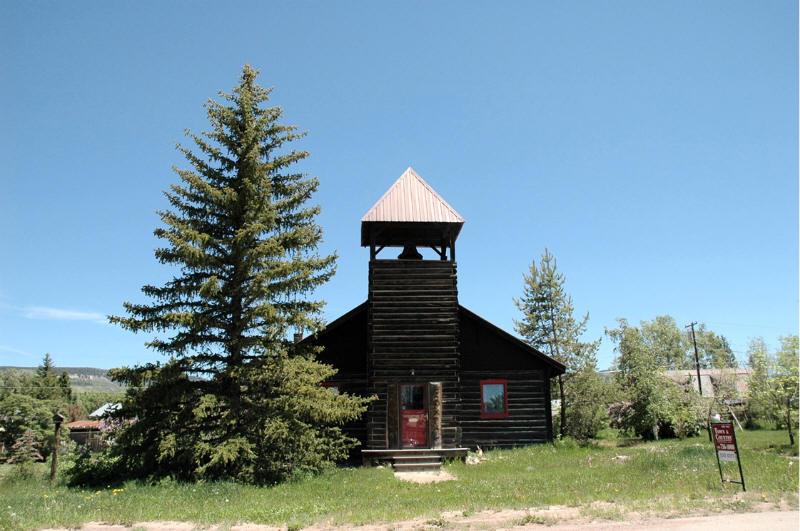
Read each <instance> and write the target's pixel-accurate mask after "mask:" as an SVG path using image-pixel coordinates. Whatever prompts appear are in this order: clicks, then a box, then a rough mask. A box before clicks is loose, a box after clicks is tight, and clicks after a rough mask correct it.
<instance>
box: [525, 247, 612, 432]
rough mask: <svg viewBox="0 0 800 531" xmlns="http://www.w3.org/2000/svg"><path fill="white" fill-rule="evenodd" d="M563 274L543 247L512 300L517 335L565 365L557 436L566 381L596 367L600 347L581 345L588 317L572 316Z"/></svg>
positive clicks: (560, 383) (564, 422) (564, 413)
mask: <svg viewBox="0 0 800 531" xmlns="http://www.w3.org/2000/svg"><path fill="white" fill-rule="evenodd" d="M564 281H565V279H564V275H563V273H559V271H558V264H557V263H556V259H555V257H554V256H553V254H552V253H551V252H550V251H549V250H548V249H547V248H545V250H544V254H542V258H541V260H540V262H539V263H538V264H537V263H536V260H534V261H533V263H532V264H531V266H530V268H529V270H528V274H527V275H526V274H523V282H524V286H523V295H522V297H520V298H519V299H514V304H515V305H516V306H517V308H519V310H520V311H521V312H522V319H521V320H519V321H517V320H516V319H515V320H514V326H515V328H516V330H517V332H518V333H519V334H520V335H521V336H522V337H523V338H525V341H527V342H528V343H529V344H530V345H531V346H533V347H535V348H537V349H539V350H541V351H543V352H546V353H547V354H548V355H549V356H550V357H551V358H553V359H555V360H557V361H559V362H561V363H563V364H564V365H566V367H567V370H566V372H565V374H564V375H561V376H559V377H558V392H559V398H560V399H561V424H560V426H559V434H560V435H561V436H562V437H563V436H564V435H565V434H566V431H567V399H566V398H567V397H566V392H565V385H566V382H567V381H568V380H569V379H570V378H571V377H572V376H573V375H574V374H576V373H577V372H579V371H582V370H584V369H590V370H594V369H596V366H597V358H596V352H597V347H598V345H599V344H600V340H599V339H598V340H597V341H595V342H590V343H586V342H582V341H581V340H580V337H581V336H582V335H583V333H584V332H585V331H586V323H587V322H588V320H589V314H588V312H587V314H586V315H585V316H583V318H582V319H580V320H576V319H575V317H574V316H573V313H574V308H573V305H572V297H571V296H569V295H567V293H566V291H565V290H564Z"/></svg>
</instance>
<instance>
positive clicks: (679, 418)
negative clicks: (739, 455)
mask: <svg viewBox="0 0 800 531" xmlns="http://www.w3.org/2000/svg"><path fill="white" fill-rule="evenodd" d="M564 285H565V277H564V275H563V273H561V272H559V271H558V267H557V262H556V259H555V257H554V256H553V254H552V253H551V252H550V251H549V250H548V249H545V251H544V253H543V255H542V256H541V258H540V260H539V261H538V262H537V261H536V260H534V261H533V263H532V264H531V266H530V267H529V270H528V272H527V273H526V274H524V275H523V295H522V297H520V298H519V299H515V300H514V302H515V304H516V306H517V308H518V309H519V310H520V312H521V313H522V318H521V319H520V320H517V321H515V327H516V330H517V332H518V333H519V334H520V335H522V337H523V338H525V340H526V341H527V342H528V343H529V344H531V345H532V346H534V347H536V348H538V349H539V350H541V351H543V352H545V353H546V354H548V355H549V356H551V357H552V358H554V359H556V360H558V361H560V362H561V363H563V364H564V365H565V366H566V368H567V369H566V372H565V373H564V375H563V376H559V377H558V387H557V391H558V394H557V395H556V396H557V398H558V399H559V400H560V411H559V415H558V417H559V426H558V433H557V436H559V437H565V436H571V437H574V438H577V439H589V438H593V437H595V436H596V435H597V433H598V432H599V430H601V429H602V428H603V427H605V426H607V425H608V424H609V422H610V423H611V425H613V426H615V427H618V428H622V429H624V430H628V431H630V432H632V433H634V434H635V435H637V436H640V437H643V438H648V439H649V438H655V439H657V438H660V437H670V436H677V437H684V436H688V435H693V434H696V433H697V432H698V431H699V429H700V427H701V426H702V425H703V424H707V423H708V422H709V421H710V420H711V418H712V414H718V413H720V412H721V413H722V414H723V415H728V414H729V413H730V414H731V415H734V413H733V410H732V409H731V404H737V405H738V408H739V410H740V411H741V412H742V413H743V414H744V415H746V416H747V420H748V421H750V422H751V424H754V423H756V422H758V421H759V420H761V421H763V422H767V423H776V424H777V425H779V426H782V427H785V428H786V429H787V431H788V436H789V440H790V444H794V434H793V429H794V428H795V427H796V426H797V406H798V363H797V359H798V337H797V335H790V336H786V337H782V338H780V342H781V347H780V348H779V349H778V350H777V351H776V352H775V353H772V354H771V353H769V352H768V351H767V347H766V343H765V342H764V340H763V339H762V338H757V339H754V340H753V341H752V342H751V343H750V346H749V348H748V354H747V356H748V365H749V367H750V368H751V369H752V371H751V373H750V375H749V377H748V378H747V380H746V381H747V388H748V389H747V392H746V393H745V394H744V396H741V393H739V391H738V389H737V387H736V385H735V383H736V382H735V381H734V380H733V379H732V377H731V376H730V375H729V373H726V372H725V369H733V368H736V367H738V362H737V359H736V355H735V354H734V352H733V350H732V349H731V347H730V344H729V343H728V341H727V339H726V338H725V337H724V336H723V335H721V334H717V333H715V332H713V331H712V330H710V329H708V327H707V326H706V325H705V324H704V323H701V324H699V326H698V327H697V328H694V329H693V332H694V333H693V337H691V336H690V335H688V334H687V333H686V331H685V330H681V329H680V327H678V325H677V323H676V322H675V319H674V318H672V317H671V316H669V315H661V316H657V317H655V318H654V319H653V320H652V321H641V322H640V323H639V325H638V326H634V325H631V324H630V323H629V322H628V320H627V319H623V318H620V319H618V320H617V327H616V328H612V329H606V331H605V335H606V337H608V339H610V340H611V341H612V342H613V343H614V345H615V351H616V353H617V356H616V358H615V360H614V364H613V367H612V369H614V374H615V376H614V378H613V380H610V381H608V380H604V379H603V378H601V377H600V376H599V375H598V374H597V358H596V352H597V348H598V345H599V344H600V341H601V338H598V339H596V340H595V341H589V342H586V341H583V339H582V336H583V334H584V333H585V331H586V324H587V322H588V319H589V314H588V313H587V314H586V315H584V316H582V317H581V318H576V317H575V316H574V307H573V302H572V297H571V296H569V295H568V294H567V293H566V289H565V286H564ZM695 368H700V369H719V372H718V373H716V374H715V377H714V378H713V380H712V382H713V386H714V388H713V393H709V394H713V396H714V399H713V400H710V399H704V398H703V397H701V396H700V395H699V393H698V392H696V391H695V389H694V385H693V383H692V382H691V378H687V379H685V381H682V382H680V381H678V382H676V381H675V379H674V378H669V377H668V376H667V375H666V374H665V371H668V370H685V369H695ZM695 379H696V377H695ZM742 405H743V406H742Z"/></svg>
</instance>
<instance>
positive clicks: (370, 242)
mask: <svg viewBox="0 0 800 531" xmlns="http://www.w3.org/2000/svg"><path fill="white" fill-rule="evenodd" d="M463 224H464V219H463V218H462V217H461V216H460V215H459V214H458V213H457V212H456V211H455V210H454V209H453V208H452V207H451V206H450V205H449V204H447V202H446V201H445V200H444V199H442V197H441V196H439V194H437V193H436V192H435V191H434V190H433V188H431V187H430V186H429V185H428V183H426V182H425V181H424V180H423V179H422V178H421V177H420V176H419V175H417V173H416V172H415V171H414V170H413V169H412V168H408V169H407V170H406V171H405V172H404V173H403V175H401V176H400V178H399V179H398V180H397V181H396V182H395V183H394V184H393V185H392V186H391V188H389V190H388V191H387V192H386V193H385V194H384V195H383V197H381V198H380V199H379V200H378V202H377V203H376V204H375V205H374V206H373V207H372V208H371V209H370V210H369V211H368V212H367V213H366V215H364V217H363V218H362V219H361V245H362V246H363V247H369V250H370V261H369V294H368V302H367V304H368V321H367V323H368V325H367V326H368V332H367V336H368V356H367V359H368V367H367V385H368V391H369V393H370V394H374V395H377V396H378V400H376V401H374V402H372V404H371V405H370V409H369V412H368V414H367V441H366V443H367V444H366V446H367V448H369V449H383V448H456V447H458V446H460V443H461V431H460V428H459V424H458V408H459V403H460V399H459V369H460V359H459V345H458V338H459V325H458V290H457V279H456V261H455V243H456V239H457V238H458V234H459V232H460V231H461V227H462V226H463ZM392 248H394V251H395V252H396V251H397V250H400V249H402V251H401V252H400V253H399V254H395V253H394V252H390V250H391V249H392ZM419 248H421V249H428V248H430V249H433V251H434V252H435V253H436V254H435V256H436V258H435V259H433V260H424V259H423V257H422V254H421V253H420V252H419V250H418V249H419ZM382 253H383V256H381V254H382ZM392 255H394V256H392Z"/></svg>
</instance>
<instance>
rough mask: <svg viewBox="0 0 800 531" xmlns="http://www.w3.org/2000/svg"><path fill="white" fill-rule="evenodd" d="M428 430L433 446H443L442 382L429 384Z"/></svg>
mask: <svg viewBox="0 0 800 531" xmlns="http://www.w3.org/2000/svg"><path fill="white" fill-rule="evenodd" d="M428 396H429V398H428V409H429V412H428V419H429V422H428V430H429V431H430V434H431V443H430V446H431V448H441V447H442V382H430V383H429V384H428Z"/></svg>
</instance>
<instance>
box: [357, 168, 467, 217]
mask: <svg viewBox="0 0 800 531" xmlns="http://www.w3.org/2000/svg"><path fill="white" fill-rule="evenodd" d="M361 222H362V223H369V222H412V223H458V224H463V223H464V218H462V217H461V216H460V215H459V214H458V212H456V211H455V209H454V208H453V207H451V206H450V205H448V204H447V201H445V200H444V199H442V196H440V195H439V194H437V193H436V191H435V190H434V189H433V188H431V186H430V185H429V184H428V183H426V182H425V181H424V180H423V179H422V177H420V176H419V175H418V174H417V172H415V171H414V169H413V168H411V167H409V168H408V169H407V170H406V171H405V172H404V173H403V175H401V176H400V178H399V179H397V181H395V183H394V184H393V185H392V186H391V188H389V189H388V190H387V191H386V193H385V194H383V197H381V198H380V199H378V202H377V203H375V205H374V206H373V207H372V208H370V209H369V211H368V212H367V213H366V214H365V215H364V217H363V218H361Z"/></svg>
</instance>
